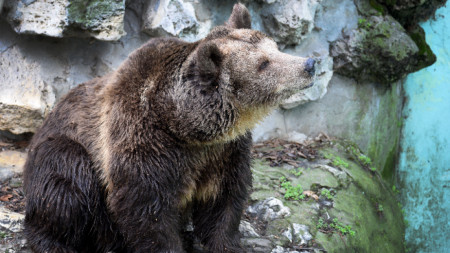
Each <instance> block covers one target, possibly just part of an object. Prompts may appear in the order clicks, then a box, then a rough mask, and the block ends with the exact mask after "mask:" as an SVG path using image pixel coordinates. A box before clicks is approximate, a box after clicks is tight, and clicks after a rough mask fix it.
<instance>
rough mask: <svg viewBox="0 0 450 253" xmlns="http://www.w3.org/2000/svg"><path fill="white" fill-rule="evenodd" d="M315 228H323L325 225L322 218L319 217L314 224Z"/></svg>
mask: <svg viewBox="0 0 450 253" xmlns="http://www.w3.org/2000/svg"><path fill="white" fill-rule="evenodd" d="M316 227H317V229H325V228H326V227H327V225H325V223H324V222H323V218H319V220H318V221H317V225H316Z"/></svg>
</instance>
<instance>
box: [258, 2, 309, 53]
mask: <svg viewBox="0 0 450 253" xmlns="http://www.w3.org/2000/svg"><path fill="white" fill-rule="evenodd" d="M271 2H272V1H271ZM317 6H318V1H317V0H300V1H294V0H280V1H277V2H272V3H271V4H269V5H265V6H264V8H263V9H262V11H261V18H262V22H263V24H264V28H265V30H266V32H267V33H268V34H269V35H270V36H272V37H273V38H274V39H275V41H277V42H279V43H281V44H283V45H296V44H299V43H300V42H301V41H302V40H303V39H305V38H306V36H307V35H308V34H309V33H310V32H311V30H312V29H313V28H314V16H315V13H316V9H317Z"/></svg>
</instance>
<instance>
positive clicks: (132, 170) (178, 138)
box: [25, 14, 251, 253]
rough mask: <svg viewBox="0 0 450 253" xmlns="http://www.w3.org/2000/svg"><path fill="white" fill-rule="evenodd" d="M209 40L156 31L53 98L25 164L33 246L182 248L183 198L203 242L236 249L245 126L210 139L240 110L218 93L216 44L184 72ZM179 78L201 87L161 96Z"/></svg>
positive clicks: (246, 178)
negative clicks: (184, 94)
mask: <svg viewBox="0 0 450 253" xmlns="http://www.w3.org/2000/svg"><path fill="white" fill-rule="evenodd" d="M236 15H238V14H235V16H236ZM233 19H236V20H239V24H238V25H242V24H241V23H242V22H244V21H245V20H247V18H246V17H244V18H243V19H242V18H237V17H234V18H233ZM242 20H244V21H242ZM229 22H230V23H231V27H232V25H233V22H232V20H231V19H230V21H229ZM247 22H248V21H247ZM247 25H248V26H249V24H247ZM232 28H237V27H232ZM215 33H216V34H215V35H214V34H212V35H210V38H211V37H217V36H225V35H226V34H227V29H226V28H223V29H221V30H220V29H219V30H216V31H215ZM205 43H207V39H206V40H205V41H201V42H198V43H186V42H183V41H180V40H177V39H153V40H151V41H150V42H148V43H147V44H146V45H144V46H143V47H142V48H140V49H138V50H137V51H136V52H134V53H133V54H132V55H131V56H130V57H129V59H127V61H126V62H125V63H124V64H123V65H122V66H121V67H120V68H119V69H118V70H117V71H116V72H115V73H113V74H110V75H108V76H105V77H102V78H99V79H94V80H92V81H89V82H87V83H84V84H81V85H79V86H78V87H76V88H75V89H73V90H72V91H70V92H69V93H68V94H67V95H66V96H65V97H64V98H63V99H62V100H61V101H60V102H59V103H58V104H57V105H56V106H55V108H54V110H53V111H52V112H51V113H50V114H49V115H48V117H47V119H46V120H45V123H44V125H43V126H42V128H41V129H40V130H39V131H38V132H37V133H36V134H35V136H34V138H33V140H32V143H31V146H30V152H29V158H28V160H27V163H26V166H25V191H26V196H27V209H26V219H25V233H26V237H27V239H28V242H29V244H30V246H31V248H32V249H33V250H34V251H35V252H108V251H114V252H184V251H185V250H184V249H183V248H188V247H189V246H188V245H183V243H182V238H181V236H180V232H181V231H182V230H183V229H184V224H185V223H184V221H185V219H184V218H185V216H186V215H185V214H186V213H189V212H188V210H187V209H188V208H189V209H190V210H192V211H191V212H192V220H193V225H194V228H195V229H194V232H193V233H194V236H195V237H197V238H198V239H199V240H200V241H201V242H202V243H203V244H204V245H205V247H206V249H208V250H209V252H214V253H216V252H243V250H242V249H241V248H240V246H239V238H238V226H239V221H240V218H241V213H242V210H243V208H244V204H245V202H246V200H247V197H248V191H249V188H250V186H251V172H250V153H249V149H250V146H251V135H250V133H247V134H244V135H242V136H239V137H237V138H236V139H234V140H228V141H218V142H215V141H214V140H215V138H216V137H217V136H219V135H220V134H223V132H224V131H225V130H224V128H227V127H230V126H231V125H232V124H234V121H235V120H236V113H235V108H233V104H232V103H231V102H230V101H223V100H221V98H220V97H219V96H217V94H216V93H215V92H216V91H217V89H220V87H219V88H218V85H219V83H217V82H218V80H217V75H218V71H219V70H218V69H217V64H218V62H220V60H221V59H220V55H214V54H215V53H214V52H215V51H214V50H215V49H214V47H205V49H204V51H201V50H199V54H198V57H197V58H195V59H194V61H193V62H192V64H191V65H190V66H189V68H188V69H186V70H185V72H184V73H183V74H181V69H182V64H183V63H184V62H185V61H187V59H188V56H189V55H191V54H192V52H194V50H196V49H198V47H200V46H201V45H205ZM202 54H204V55H202ZM205 59H206V60H205ZM203 60H205V61H203ZM179 78H184V79H185V80H183V82H186V83H189V84H191V85H194V84H195V85H198V86H199V87H203V88H202V89H198V90H193V91H192V92H198V94H194V95H193V94H191V95H192V97H193V99H194V100H197V103H196V104H192V102H193V101H186V103H185V106H186V108H184V109H183V110H184V111H183V110H182V112H180V111H179V110H180V109H176V106H177V105H176V104H174V102H173V101H170V100H167V97H168V96H169V93H170V92H173V87H174V83H176V82H178V81H179V80H178V79H179ZM197 96H198V97H197ZM198 101H199V102H198ZM199 110H202V111H199ZM180 115H184V116H185V118H181V119H180V118H178V117H180ZM184 116H183V117H184ZM202 143H205V144H202Z"/></svg>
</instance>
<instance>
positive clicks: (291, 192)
mask: <svg viewBox="0 0 450 253" xmlns="http://www.w3.org/2000/svg"><path fill="white" fill-rule="evenodd" d="M280 182H281V188H283V189H285V190H286V193H285V194H284V199H286V200H290V199H292V200H303V199H304V198H305V195H303V188H302V186H301V185H296V186H293V185H292V183H291V182H289V181H288V180H287V179H286V177H280Z"/></svg>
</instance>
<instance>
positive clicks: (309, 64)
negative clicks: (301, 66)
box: [305, 58, 316, 76]
mask: <svg viewBox="0 0 450 253" xmlns="http://www.w3.org/2000/svg"><path fill="white" fill-rule="evenodd" d="M315 64H316V61H315V60H314V59H313V58H309V59H308V60H306V63H305V71H306V72H307V73H308V74H309V75H310V76H314V73H315V72H316V68H315Z"/></svg>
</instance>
